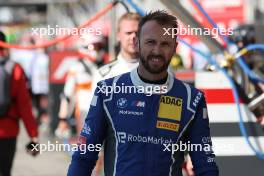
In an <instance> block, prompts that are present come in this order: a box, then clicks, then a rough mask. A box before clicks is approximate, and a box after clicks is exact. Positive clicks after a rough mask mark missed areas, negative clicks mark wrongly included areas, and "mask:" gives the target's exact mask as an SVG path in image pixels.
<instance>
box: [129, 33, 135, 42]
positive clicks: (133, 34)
mask: <svg viewBox="0 0 264 176" xmlns="http://www.w3.org/2000/svg"><path fill="white" fill-rule="evenodd" d="M130 37H131V39H132V40H134V39H135V38H136V33H135V32H133V33H131V35H130Z"/></svg>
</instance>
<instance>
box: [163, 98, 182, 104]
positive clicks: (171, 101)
mask: <svg viewBox="0 0 264 176" xmlns="http://www.w3.org/2000/svg"><path fill="white" fill-rule="evenodd" d="M160 102H161V103H164V104H169V105H174V106H182V99H180V98H176V97H170V96H162V97H161V98H160Z"/></svg>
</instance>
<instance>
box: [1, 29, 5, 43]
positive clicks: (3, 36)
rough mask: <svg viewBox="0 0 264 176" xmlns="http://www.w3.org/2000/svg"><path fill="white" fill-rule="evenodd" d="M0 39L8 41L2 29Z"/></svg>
mask: <svg viewBox="0 0 264 176" xmlns="http://www.w3.org/2000/svg"><path fill="white" fill-rule="evenodd" d="M0 41H2V42H6V36H5V34H4V33H3V32H2V31H0Z"/></svg>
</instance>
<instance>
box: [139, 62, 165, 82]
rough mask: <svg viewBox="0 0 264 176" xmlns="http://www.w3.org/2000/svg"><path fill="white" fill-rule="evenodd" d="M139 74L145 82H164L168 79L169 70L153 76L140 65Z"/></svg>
mask: <svg viewBox="0 0 264 176" xmlns="http://www.w3.org/2000/svg"><path fill="white" fill-rule="evenodd" d="M137 72H138V74H139V76H140V77H141V78H143V79H144V80H148V81H149V82H155V81H159V80H163V79H165V78H167V77H168V72H167V70H165V71H164V72H161V73H159V74H153V73H150V72H148V71H147V70H146V69H145V68H144V67H143V65H141V64H140V65H139V67H138V70H137Z"/></svg>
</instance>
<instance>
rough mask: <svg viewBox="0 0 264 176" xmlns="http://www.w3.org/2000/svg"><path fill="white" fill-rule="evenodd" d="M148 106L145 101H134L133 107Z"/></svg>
mask: <svg viewBox="0 0 264 176" xmlns="http://www.w3.org/2000/svg"><path fill="white" fill-rule="evenodd" d="M145 105H146V103H145V101H132V103H131V106H136V107H139V108H144V107H145Z"/></svg>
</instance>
